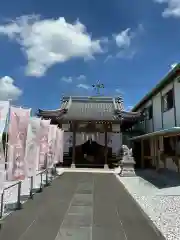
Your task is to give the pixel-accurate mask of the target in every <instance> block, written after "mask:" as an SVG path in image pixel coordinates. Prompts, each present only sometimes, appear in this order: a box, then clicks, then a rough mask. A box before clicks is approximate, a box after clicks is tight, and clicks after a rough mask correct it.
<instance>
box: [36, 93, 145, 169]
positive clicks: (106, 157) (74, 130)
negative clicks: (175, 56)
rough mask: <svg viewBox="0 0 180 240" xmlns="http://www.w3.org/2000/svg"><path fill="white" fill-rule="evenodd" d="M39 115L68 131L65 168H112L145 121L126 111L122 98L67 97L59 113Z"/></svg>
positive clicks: (40, 111)
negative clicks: (138, 127)
mask: <svg viewBox="0 0 180 240" xmlns="http://www.w3.org/2000/svg"><path fill="white" fill-rule="evenodd" d="M37 115H38V116H39V117H41V118H43V119H51V124H56V125H58V126H59V127H60V128H61V129H63V130H64V158H63V163H62V164H63V166H64V167H70V166H71V165H72V164H73V165H75V166H76V167H104V166H108V167H109V168H112V167H113V164H114V163H115V162H116V161H117V160H116V155H117V154H118V152H119V150H120V148H121V146H122V144H126V143H124V141H126V140H127V136H128V133H129V131H130V132H131V131H132V127H133V125H134V124H136V123H137V122H138V121H139V120H140V118H141V117H142V115H141V113H140V112H128V111H125V109H124V104H123V99H122V97H106V96H65V97H63V98H62V103H61V106H60V108H59V109H56V110H42V109H39V110H38V113H37Z"/></svg>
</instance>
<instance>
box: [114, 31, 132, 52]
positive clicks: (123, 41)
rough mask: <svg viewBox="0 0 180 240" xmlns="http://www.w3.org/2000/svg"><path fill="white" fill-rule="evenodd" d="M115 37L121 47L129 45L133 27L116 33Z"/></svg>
mask: <svg viewBox="0 0 180 240" xmlns="http://www.w3.org/2000/svg"><path fill="white" fill-rule="evenodd" d="M113 37H114V40H115V41H116V44H117V46H118V47H119V48H126V47H129V46H130V44H131V39H132V34H131V29H130V28H127V29H126V30H124V31H122V32H120V33H118V34H116V35H114V36H113Z"/></svg>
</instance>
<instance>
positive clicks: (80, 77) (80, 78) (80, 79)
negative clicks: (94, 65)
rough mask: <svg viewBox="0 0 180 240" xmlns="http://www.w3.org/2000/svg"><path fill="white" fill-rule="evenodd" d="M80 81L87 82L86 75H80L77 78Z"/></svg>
mask: <svg viewBox="0 0 180 240" xmlns="http://www.w3.org/2000/svg"><path fill="white" fill-rule="evenodd" d="M76 79H77V80H78V81H85V80H86V76H84V75H80V76H79V77H77V78H76Z"/></svg>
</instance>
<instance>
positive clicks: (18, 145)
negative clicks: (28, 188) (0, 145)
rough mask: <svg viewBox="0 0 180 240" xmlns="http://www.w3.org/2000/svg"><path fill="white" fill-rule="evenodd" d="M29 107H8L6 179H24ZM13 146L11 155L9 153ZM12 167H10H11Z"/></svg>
mask: <svg viewBox="0 0 180 240" xmlns="http://www.w3.org/2000/svg"><path fill="white" fill-rule="evenodd" d="M30 114H31V109H24V108H18V107H12V106H11V108H10V122H9V136H8V137H9V138H8V143H9V145H8V180H11V181H13V180H24V179H25V177H26V165H25V161H24V160H25V159H24V157H25V148H26V138H27V130H28V123H29V119H30ZM9 146H13V155H11V154H10V153H9ZM11 167H12V168H11Z"/></svg>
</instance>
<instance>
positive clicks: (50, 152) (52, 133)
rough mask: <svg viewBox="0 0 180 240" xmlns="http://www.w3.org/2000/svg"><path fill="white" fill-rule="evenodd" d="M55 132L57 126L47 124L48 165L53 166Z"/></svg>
mask: <svg viewBox="0 0 180 240" xmlns="http://www.w3.org/2000/svg"><path fill="white" fill-rule="evenodd" d="M56 133H57V126H56V125H50V126H49V134H48V159H47V160H48V167H49V168H51V167H53V164H54V157H55V150H56V149H55V146H56Z"/></svg>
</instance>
